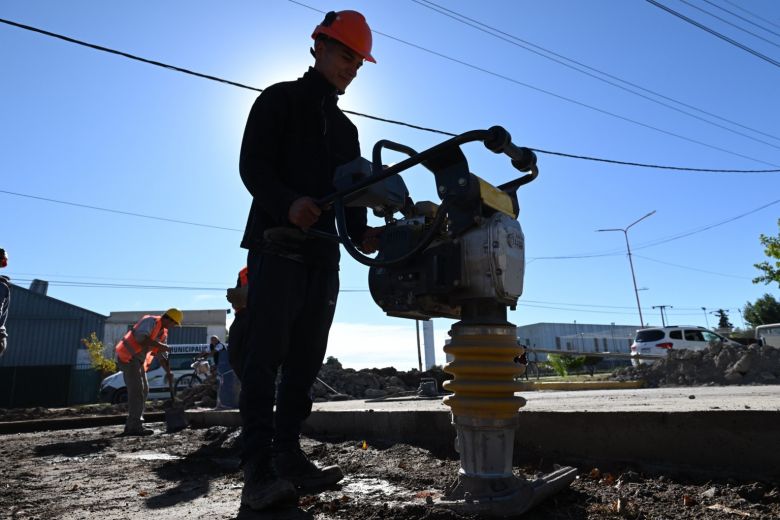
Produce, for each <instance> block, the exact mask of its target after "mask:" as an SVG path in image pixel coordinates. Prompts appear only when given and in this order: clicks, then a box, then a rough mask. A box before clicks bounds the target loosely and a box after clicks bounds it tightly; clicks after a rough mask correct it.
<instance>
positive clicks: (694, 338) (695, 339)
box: [631, 325, 740, 366]
mask: <svg viewBox="0 0 780 520" xmlns="http://www.w3.org/2000/svg"><path fill="white" fill-rule="evenodd" d="M718 343H719V344H722V345H733V346H740V344H739V343H737V342H736V341H732V340H730V339H728V338H726V337H724V336H721V335H720V334H717V333H715V332H712V331H711V330H707V329H705V328H704V327H694V326H692V325H688V326H685V325H683V326H674V327H652V328H647V329H639V330H637V331H636V338H634V343H633V344H632V345H631V356H632V359H631V364H632V365H634V366H637V365H640V364H643V363H654V362H655V361H656V359H653V358H659V359H660V358H664V357H666V356H667V354H668V353H669V351H670V350H671V349H675V350H681V349H687V350H704V349H705V348H707V347H708V346H709V345H711V344H718ZM634 356H636V357H634Z"/></svg>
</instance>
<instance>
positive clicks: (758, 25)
mask: <svg viewBox="0 0 780 520" xmlns="http://www.w3.org/2000/svg"><path fill="white" fill-rule="evenodd" d="M704 1H705V2H707V3H708V4H710V5H711V6H713V7H717V8H718V9H720V10H721V11H724V12H726V13H729V14H730V15H731V16H733V17H735V18H739V19H740V20H742V21H743V22H747V23H749V24H750V25H754V26H756V27H758V28H759V29H763V30H764V31H766V32H768V33H770V34H774V35H775V36H780V33H776V32H775V31H773V30H772V29H767V28H766V27H764V26H763V25H760V24H757V23H756V22H753V21H750V20H748V19H747V18H745V17H744V16H740V15H738V14H737V13H735V12H734V11H729V10H728V9H726V8H725V7H722V6H720V5H718V4H716V3H715V2H711V1H710V0H704ZM743 10H744V9H743ZM754 16H755V15H754Z"/></svg>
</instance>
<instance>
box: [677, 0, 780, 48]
mask: <svg viewBox="0 0 780 520" xmlns="http://www.w3.org/2000/svg"><path fill="white" fill-rule="evenodd" d="M704 1H705V2H707V3H708V4H710V5H714V6H715V7H717V8H718V9H723V8H722V7H720V6H719V5H716V4H713V3H712V2H708V1H707V0H704ZM680 2H682V3H684V4H685V5H687V6H690V7H693V8H694V9H696V10H697V11H701V12H702V13H704V14H708V15H710V16H712V17H713V18H715V19H716V20H720V21H721V22H723V23H725V24H726V25H730V26H731V27H734V28H735V29H739V30H740V31H742V32H746V33H748V34H749V35H751V36H755V37H756V38H758V39H759V40H763V41H765V42H767V43H768V44H770V45H774V46H775V47H780V44H777V43H775V42H773V41H772V40H768V39H766V38H764V37H763V36H759V35H758V34H756V33H754V32H752V31H748V30H747V29H745V28H743V27H740V26H739V25H737V24H735V23H731V22H729V21H728V20H726V19H725V18H721V17H720V16H718V15H715V14H712V13H711V12H709V11H707V10H706V9H702V8H701V7H699V6H697V5H693V4H692V3H690V2H688V1H687V0H680ZM723 10H724V11H726V12H728V13H731V11H728V10H726V9H723ZM731 14H734V13H731ZM735 16H737V15H735ZM740 18H741V17H740ZM770 32H771V31H770Z"/></svg>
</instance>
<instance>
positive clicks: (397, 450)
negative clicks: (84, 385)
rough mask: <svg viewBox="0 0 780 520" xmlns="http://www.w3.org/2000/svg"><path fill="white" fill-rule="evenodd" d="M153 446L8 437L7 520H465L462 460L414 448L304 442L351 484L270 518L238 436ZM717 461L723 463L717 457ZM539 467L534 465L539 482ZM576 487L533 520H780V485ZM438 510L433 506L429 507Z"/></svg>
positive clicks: (189, 433) (168, 437)
mask: <svg viewBox="0 0 780 520" xmlns="http://www.w3.org/2000/svg"><path fill="white" fill-rule="evenodd" d="M151 426H152V427H154V428H156V429H157V430H158V433H156V434H155V435H153V436H151V437H145V438H126V437H120V436H118V434H119V433H120V431H121V429H122V427H121V426H105V427H98V428H89V429H81V430H62V431H51V432H37V433H25V434H16V435H5V436H0V440H1V441H2V443H1V444H0V456H2V459H3V464H2V465H0V486H2V492H0V518H8V519H20V520H21V519H49V518H58V519H62V520H72V519H133V518H152V519H155V520H168V519H178V518H188V519H198V518H203V519H206V518H208V519H231V518H243V519H269V520H270V519H299V518H300V519H316V520H335V519H350V520H357V519H370V520H380V519H401V520H418V519H419V520H460V519H464V518H477V517H476V516H473V515H472V516H469V515H462V514H457V513H454V512H452V511H449V510H446V509H441V508H438V507H437V506H436V505H435V502H436V500H437V499H439V498H441V496H442V493H443V490H444V487H445V486H446V484H447V483H449V482H450V481H451V480H452V479H453V477H454V476H455V475H456V473H457V469H458V465H459V464H458V461H457V460H455V459H442V458H437V457H435V456H434V455H433V454H431V453H429V452H427V451H424V450H421V449H419V448H416V447H413V446H407V445H400V444H396V445H392V446H381V445H373V444H368V443H366V444H363V443H362V442H341V443H329V442H321V441H319V440H314V439H304V444H303V447H304V450H305V451H306V452H307V453H308V454H309V455H310V456H312V458H314V459H316V460H319V461H321V462H322V463H324V464H339V465H341V467H342V468H343V469H344V471H345V473H346V475H347V477H346V478H345V479H344V481H343V482H342V484H341V486H340V487H339V488H338V489H332V490H326V491H323V492H322V493H319V494H312V495H303V496H301V497H300V499H299V500H298V502H297V504H290V505H289V506H287V507H283V508H279V509H276V510H274V511H270V512H267V513H263V514H261V513H254V512H251V511H245V510H242V509H241V508H240V507H239V497H240V494H241V487H242V480H241V472H240V471H239V469H238V458H237V442H238V441H237V438H238V433H239V430H237V429H231V428H225V427H213V428H209V429H200V430H193V429H187V430H184V431H181V432H179V433H176V434H167V433H163V429H164V425H163V424H162V423H155V424H152V425H151ZM714 456H716V454H714ZM537 469H538V468H534V467H525V468H522V470H523V472H525V473H526V474H527V475H531V474H533V472H534V471H536V470H537ZM578 469H579V475H578V478H577V480H575V482H574V483H573V484H572V485H571V487H570V488H569V489H568V490H566V491H564V492H562V493H560V494H558V495H557V496H555V497H554V498H552V499H550V500H549V501H547V502H545V503H544V504H542V505H541V506H539V507H537V508H536V509H534V510H532V511H531V512H529V513H527V514H526V515H524V516H523V518H528V519H548V518H550V519H591V518H634V519H676V518H707V519H710V518H716V519H717V518H723V519H726V518H728V519H739V518H762V519H770V518H771V519H777V518H780V487H779V486H780V483H777V482H755V481H734V480H731V481H725V480H719V479H717V478H715V477H713V478H712V479H711V480H706V481H705V480H698V481H692V480H685V479H683V478H680V477H675V476H674V475H644V474H639V473H636V472H633V471H630V469H628V468H610V467H602V468H600V469H597V468H593V467H588V468H578ZM430 502H433V503H434V504H433V505H431V504H430Z"/></svg>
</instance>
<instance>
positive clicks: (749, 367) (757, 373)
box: [612, 344, 780, 386]
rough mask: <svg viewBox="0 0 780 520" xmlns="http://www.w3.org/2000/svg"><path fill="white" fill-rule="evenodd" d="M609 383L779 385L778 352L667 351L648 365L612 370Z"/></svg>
mask: <svg viewBox="0 0 780 520" xmlns="http://www.w3.org/2000/svg"><path fill="white" fill-rule="evenodd" d="M612 379H615V380H618V381H626V380H638V379H642V380H644V381H646V382H647V384H648V385H649V386H700V385H750V384H761V385H772V384H780V349H778V348H775V347H770V346H761V345H758V344H752V345H749V346H738V347H735V346H732V345H720V344H714V345H710V346H708V347H707V348H706V349H704V350H700V351H693V350H670V351H669V355H668V357H667V358H665V359H661V360H659V361H656V362H654V363H652V364H644V365H639V366H632V367H625V368H621V369H618V370H616V371H615V372H614V373H613V374H612Z"/></svg>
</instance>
